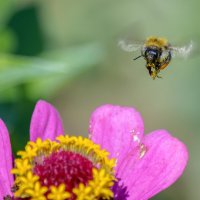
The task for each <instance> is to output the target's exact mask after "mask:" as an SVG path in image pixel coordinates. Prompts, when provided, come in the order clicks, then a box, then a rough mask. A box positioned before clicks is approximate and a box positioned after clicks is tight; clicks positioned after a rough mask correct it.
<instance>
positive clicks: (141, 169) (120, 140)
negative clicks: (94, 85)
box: [89, 105, 188, 200]
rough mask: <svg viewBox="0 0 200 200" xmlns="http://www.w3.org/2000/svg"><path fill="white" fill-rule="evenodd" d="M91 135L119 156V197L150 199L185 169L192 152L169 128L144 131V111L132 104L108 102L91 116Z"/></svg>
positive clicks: (116, 187)
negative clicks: (142, 116) (146, 133)
mask: <svg viewBox="0 0 200 200" xmlns="http://www.w3.org/2000/svg"><path fill="white" fill-rule="evenodd" d="M89 132H90V137H91V139H92V140H93V141H94V142H95V143H97V144H100V146H101V147H102V148H104V149H106V150H107V151H109V152H110V157H111V158H116V159H117V166H116V177H117V178H118V180H119V182H117V183H116V185H115V186H114V188H113V190H114V194H115V197H114V199H115V200H122V199H126V200H147V199H149V198H151V197H153V196H154V195H156V194H157V193H159V192H160V191H162V190H164V189H166V188H167V187H169V186H170V185H171V184H172V183H174V182H175V181H176V180H177V179H178V178H179V177H180V176H181V174H182V173H183V171H184V169H185V167H186V164H187V161H188V152H187V148H186V147H185V145H184V144H183V143H182V142H181V141H179V140H178V139H176V138H174V137H172V136H171V135H170V134H169V133H168V132H167V131H166V130H156V131H153V132H151V133H149V134H148V135H144V125H143V120H142V118H141V116H140V114H139V113H138V112H137V111H136V110H135V109H134V108H129V107H120V106H113V105H104V106H102V107H99V108H97V109H96V110H95V111H94V113H93V114H92V117H91V120H90V128H89Z"/></svg>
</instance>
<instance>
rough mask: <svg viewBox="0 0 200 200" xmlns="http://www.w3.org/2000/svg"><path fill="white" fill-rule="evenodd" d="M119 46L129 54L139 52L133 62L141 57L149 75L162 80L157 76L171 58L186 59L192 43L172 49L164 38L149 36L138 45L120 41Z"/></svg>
mask: <svg viewBox="0 0 200 200" xmlns="http://www.w3.org/2000/svg"><path fill="white" fill-rule="evenodd" d="M119 46H121V48H122V49H123V50H125V51H129V52H131V51H137V50H140V51H141V54H140V55H139V56H137V57H136V58H134V59H133V60H137V59H138V58H140V57H143V58H144V59H145V60H146V68H147V70H148V72H149V75H150V76H151V77H152V78H153V80H154V79H155V78H162V77H161V76H159V75H158V74H159V73H160V71H161V70H163V69H165V68H166V67H167V66H168V65H169V63H170V61H171V59H172V56H174V55H179V56H182V57H187V56H188V55H189V53H190V52H191V50H192V46H193V43H192V42H190V44H189V45H188V46H183V47H174V46H171V44H170V43H169V42H168V40H167V39H165V38H162V37H155V36H151V37H148V38H147V39H146V40H145V42H144V43H140V44H139V43H135V44H127V43H126V41H125V40H120V41H119Z"/></svg>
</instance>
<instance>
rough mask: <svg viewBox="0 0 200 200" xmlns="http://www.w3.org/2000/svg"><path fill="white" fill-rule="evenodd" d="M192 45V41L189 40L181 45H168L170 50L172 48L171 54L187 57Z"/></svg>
mask: <svg viewBox="0 0 200 200" xmlns="http://www.w3.org/2000/svg"><path fill="white" fill-rule="evenodd" d="M193 47H194V43H193V41H190V43H189V44H188V45H185V46H182V47H170V50H172V56H177V57H184V58H187V57H188V56H189V55H190V54H191V52H192V51H193V49H194V48H193Z"/></svg>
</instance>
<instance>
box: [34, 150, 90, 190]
mask: <svg viewBox="0 0 200 200" xmlns="http://www.w3.org/2000/svg"><path fill="white" fill-rule="evenodd" d="M93 167H94V166H93V164H92V162H91V161H89V160H88V159H86V158H85V157H83V156H81V155H80V154H78V153H73V152H69V151H60V152H54V153H52V154H51V155H50V156H49V157H46V158H45V159H44V161H43V163H42V164H37V165H35V167H34V169H33V172H34V174H36V175H38V176H39V177H40V183H41V185H43V186H47V187H50V186H51V185H54V186H59V185H60V184H61V183H65V185H66V190H67V191H70V192H71V191H72V189H73V188H74V187H77V186H78V185H79V184H80V183H83V184H84V185H86V183H87V182H88V181H89V180H91V179H92V169H93Z"/></svg>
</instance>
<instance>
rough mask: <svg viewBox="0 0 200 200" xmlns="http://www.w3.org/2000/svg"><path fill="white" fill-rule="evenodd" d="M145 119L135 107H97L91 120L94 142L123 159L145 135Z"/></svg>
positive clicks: (112, 155)
mask: <svg viewBox="0 0 200 200" xmlns="http://www.w3.org/2000/svg"><path fill="white" fill-rule="evenodd" d="M143 130H144V127H143V121H142V118H141V116H140V114H139V113H138V112H137V111H136V110H135V109H134V108H128V107H120V106H113V105H104V106H101V107H99V108H97V109H96V110H95V111H94V113H93V114H92V116H91V120H90V128H89V132H90V136H91V139H92V140H93V142H95V143H97V144H99V145H100V146H101V148H103V149H106V150H107V151H109V152H110V156H111V157H114V158H117V162H118V164H120V162H121V161H123V159H124V156H126V154H127V152H128V151H129V149H132V148H134V147H135V146H136V145H138V142H139V141H140V139H141V138H142V137H143Z"/></svg>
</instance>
